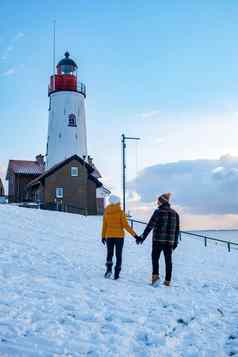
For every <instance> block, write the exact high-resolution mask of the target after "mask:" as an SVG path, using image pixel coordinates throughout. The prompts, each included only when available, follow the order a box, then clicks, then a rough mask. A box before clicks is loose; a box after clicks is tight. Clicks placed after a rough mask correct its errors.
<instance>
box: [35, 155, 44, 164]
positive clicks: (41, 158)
mask: <svg viewBox="0 0 238 357" xmlns="http://www.w3.org/2000/svg"><path fill="white" fill-rule="evenodd" d="M36 162H37V163H38V164H39V165H41V166H44V164H45V163H44V155H41V154H39V155H37V156H36Z"/></svg>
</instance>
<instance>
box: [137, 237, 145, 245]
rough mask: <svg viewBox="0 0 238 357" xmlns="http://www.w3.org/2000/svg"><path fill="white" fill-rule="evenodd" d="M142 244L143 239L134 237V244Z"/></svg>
mask: <svg viewBox="0 0 238 357" xmlns="http://www.w3.org/2000/svg"><path fill="white" fill-rule="evenodd" d="M143 242H144V238H142V237H141V236H136V244H138V245H139V244H142V243H143Z"/></svg>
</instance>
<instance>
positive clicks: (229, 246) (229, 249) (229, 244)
mask: <svg viewBox="0 0 238 357" xmlns="http://www.w3.org/2000/svg"><path fill="white" fill-rule="evenodd" d="M227 248H228V252H230V251H231V243H230V242H228V243H227Z"/></svg>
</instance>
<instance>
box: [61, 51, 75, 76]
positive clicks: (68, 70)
mask: <svg viewBox="0 0 238 357" xmlns="http://www.w3.org/2000/svg"><path fill="white" fill-rule="evenodd" d="M64 56H65V58H63V59H62V60H61V61H59V63H58V64H57V67H56V68H57V74H67V75H68V74H71V75H76V71H77V68H78V66H77V64H76V63H75V62H74V61H73V60H72V59H71V58H69V56H70V55H69V52H65V54H64Z"/></svg>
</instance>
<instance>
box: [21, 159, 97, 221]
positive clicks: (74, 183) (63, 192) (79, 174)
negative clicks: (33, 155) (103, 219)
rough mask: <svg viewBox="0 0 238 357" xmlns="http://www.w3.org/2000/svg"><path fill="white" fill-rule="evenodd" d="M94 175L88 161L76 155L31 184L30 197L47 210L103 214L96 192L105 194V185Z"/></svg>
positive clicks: (29, 186) (28, 186)
mask: <svg viewBox="0 0 238 357" xmlns="http://www.w3.org/2000/svg"><path fill="white" fill-rule="evenodd" d="M94 171H95V170H94V168H93V167H92V166H91V165H89V164H88V163H87V162H86V161H84V160H83V159H81V158H80V157H79V156H77V155H73V156H71V157H70V158H68V159H65V160H64V161H61V162H60V163H58V164H56V165H54V166H53V167H51V168H50V169H48V170H47V171H45V172H44V173H43V174H41V175H40V176H38V177H37V178H36V179H34V180H33V181H31V182H29V183H28V185H27V191H28V197H31V198H32V199H33V200H34V201H36V202H40V203H41V207H42V208H45V209H57V210H63V211H66V212H72V213H79V214H91V215H96V214H102V213H103V209H102V206H101V201H100V199H99V200H98V199H97V190H98V189H101V190H102V187H103V185H102V183H101V182H100V181H99V180H98V178H97V177H95V176H94V175H93V173H94ZM98 203H99V204H98ZM99 206H100V207H99ZM103 208H104V207H103Z"/></svg>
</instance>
